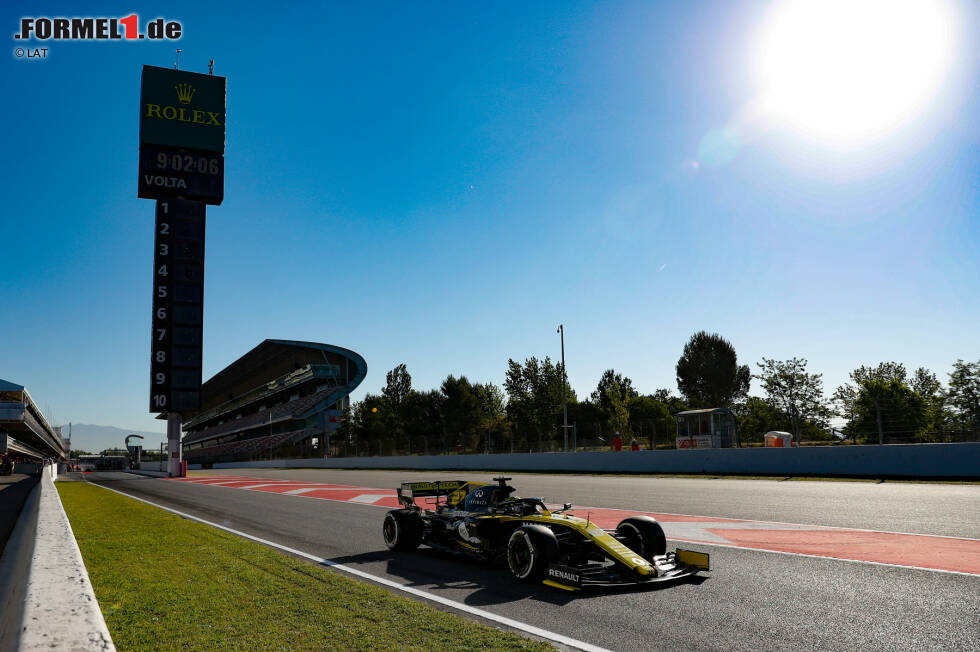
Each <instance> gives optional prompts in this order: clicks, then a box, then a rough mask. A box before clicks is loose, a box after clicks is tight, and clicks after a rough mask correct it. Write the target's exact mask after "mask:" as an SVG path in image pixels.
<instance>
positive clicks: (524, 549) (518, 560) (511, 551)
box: [507, 525, 558, 583]
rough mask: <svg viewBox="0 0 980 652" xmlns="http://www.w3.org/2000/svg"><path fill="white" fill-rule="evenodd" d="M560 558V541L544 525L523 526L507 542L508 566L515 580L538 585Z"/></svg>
mask: <svg viewBox="0 0 980 652" xmlns="http://www.w3.org/2000/svg"><path fill="white" fill-rule="evenodd" d="M557 557H558V539H556V538H555V534H554V532H552V531H551V530H549V529H548V528H546V527H544V526H543V525H522V526H521V527H519V528H517V529H516V530H514V532H513V533H512V534H511V535H510V539H509V540H508V541H507V566H508V567H509V568H510V572H511V574H512V575H513V576H514V578H515V579H517V580H518V581H521V582H528V583H536V582H540V581H542V580H543V579H544V578H545V576H546V575H547V574H548V566H549V565H550V564H551V563H552V561H554V560H555V559H557Z"/></svg>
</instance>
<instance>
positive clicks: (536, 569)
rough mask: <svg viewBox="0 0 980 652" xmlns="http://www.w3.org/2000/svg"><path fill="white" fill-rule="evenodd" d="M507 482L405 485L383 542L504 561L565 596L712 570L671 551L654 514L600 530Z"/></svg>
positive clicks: (689, 554) (696, 557)
mask: <svg viewBox="0 0 980 652" xmlns="http://www.w3.org/2000/svg"><path fill="white" fill-rule="evenodd" d="M508 480H510V478H494V481H495V483H496V484H492V483H484V482H465V481H461V480H442V481H437V482H407V483H405V484H403V485H402V486H401V487H400V488H399V489H398V501H399V503H400V504H401V505H403V507H402V509H394V510H391V511H390V512H388V514H387V515H386V516H385V519H384V525H383V527H382V533H383V535H384V540H385V544H386V545H387V546H388V547H389V548H390V549H392V550H414V549H415V548H417V547H418V546H419V545H420V544H423V543H424V544H426V545H428V546H431V547H433V548H436V549H439V550H446V551H450V552H454V553H461V554H464V555H468V556H470V557H474V558H476V559H481V560H487V561H500V562H503V561H506V562H507V566H508V567H509V568H510V572H511V573H512V574H513V576H514V577H515V578H516V579H518V580H520V581H522V582H543V583H544V584H547V585H549V586H553V587H555V588H559V589H564V590H567V591H575V590H578V589H581V588H584V587H589V586H622V585H624V584H644V583H648V582H664V581H672V580H678V579H681V578H685V577H690V576H692V575H694V574H695V573H697V572H698V571H702V570H704V571H706V570H709V567H708V555H707V554H706V553H702V552H693V551H690V550H676V551H673V552H667V540H666V538H665V537H664V531H663V529H662V528H661V527H660V524H659V523H657V521H656V520H654V519H653V518H650V517H649V516H631V517H629V518H626V519H623V521H622V522H620V524H619V525H618V526H617V527H616V529H615V530H603V529H602V528H600V527H599V526H597V525H596V524H595V523H591V522H590V521H589V520H588V519H584V518H579V517H577V516H572V515H571V514H568V513H567V512H568V510H570V509H571V507H572V506H571V504H567V503H566V504H565V505H564V506H562V508H561V509H548V506H547V505H545V503H544V501H543V499H541V498H518V497H516V496H513V495H512V494H513V493H514V491H515V489H514V488H513V487H511V486H509V485H508V484H507V481H508ZM419 502H422V503H423V504H422V505H420V504H419Z"/></svg>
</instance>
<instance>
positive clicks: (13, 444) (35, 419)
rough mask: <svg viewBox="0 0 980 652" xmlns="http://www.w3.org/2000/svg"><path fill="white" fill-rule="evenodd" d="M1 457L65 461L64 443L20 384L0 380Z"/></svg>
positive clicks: (20, 460)
mask: <svg viewBox="0 0 980 652" xmlns="http://www.w3.org/2000/svg"><path fill="white" fill-rule="evenodd" d="M0 458H3V459H8V460H14V461H19V462H39V461H41V460H42V459H45V458H50V459H55V460H64V459H65V458H66V455H65V444H64V442H62V440H61V437H60V434H59V432H57V431H56V430H55V429H54V428H52V427H51V426H50V425H48V422H47V419H45V418H44V415H43V414H41V410H40V409H39V408H38V407H37V404H36V403H34V400H33V399H32V398H31V395H30V394H29V393H28V392H27V390H26V389H24V386H23V385H18V384H17V383H12V382H10V381H7V380H2V379H0Z"/></svg>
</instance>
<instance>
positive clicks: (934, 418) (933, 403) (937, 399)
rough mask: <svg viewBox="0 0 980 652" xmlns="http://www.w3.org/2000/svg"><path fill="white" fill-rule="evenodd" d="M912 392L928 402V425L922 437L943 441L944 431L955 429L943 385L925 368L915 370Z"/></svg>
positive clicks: (928, 439) (923, 438)
mask: <svg viewBox="0 0 980 652" xmlns="http://www.w3.org/2000/svg"><path fill="white" fill-rule="evenodd" d="M911 388H912V391H913V392H915V393H916V394H918V395H919V396H921V397H922V399H923V400H924V401H925V402H926V425H925V428H924V432H923V433H922V435H921V436H920V439H922V440H923V441H942V438H943V431H945V430H949V429H951V428H952V427H953V423H952V422H953V415H952V414H951V413H950V410H949V406H948V397H947V395H946V392H945V390H944V389H943V386H942V383H940V382H939V379H938V378H936V374H934V373H932V372H931V371H929V370H928V369H926V368H925V367H919V368H918V369H916V370H915V375H914V376H913V377H912V381H911Z"/></svg>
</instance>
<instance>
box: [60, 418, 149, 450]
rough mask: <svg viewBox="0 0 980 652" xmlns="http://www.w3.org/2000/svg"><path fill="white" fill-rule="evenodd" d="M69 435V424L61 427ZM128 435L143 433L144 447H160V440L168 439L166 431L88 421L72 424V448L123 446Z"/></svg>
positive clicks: (95, 448) (93, 448)
mask: <svg viewBox="0 0 980 652" xmlns="http://www.w3.org/2000/svg"><path fill="white" fill-rule="evenodd" d="M61 433H62V434H63V435H64V436H65V437H67V436H68V424H65V425H64V427H63V428H62V429H61ZM128 435H143V437H145V439H143V441H142V442H141V443H142V445H143V448H155V449H158V450H159V448H160V442H165V441H167V433H165V432H146V431H145V430H126V429H125V428H117V427H115V426H95V425H91V424H87V423H73V424H71V447H72V450H84V451H89V452H90V453H99V452H101V451H103V450H105V449H107V448H123V447H124V446H125V445H126V437H127V436H128Z"/></svg>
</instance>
